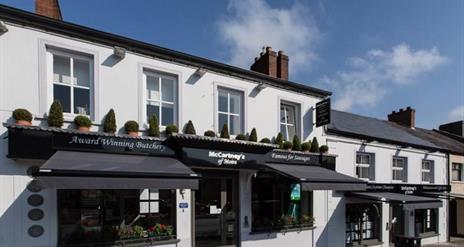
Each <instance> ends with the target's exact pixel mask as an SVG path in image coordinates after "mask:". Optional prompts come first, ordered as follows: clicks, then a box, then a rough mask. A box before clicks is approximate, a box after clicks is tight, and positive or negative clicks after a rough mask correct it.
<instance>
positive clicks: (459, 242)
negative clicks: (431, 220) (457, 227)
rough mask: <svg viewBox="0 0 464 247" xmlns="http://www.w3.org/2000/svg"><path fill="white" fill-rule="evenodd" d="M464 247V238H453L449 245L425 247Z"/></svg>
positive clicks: (428, 246) (426, 246)
mask: <svg viewBox="0 0 464 247" xmlns="http://www.w3.org/2000/svg"><path fill="white" fill-rule="evenodd" d="M458 246H459V247H464V238H451V241H450V242H449V243H441V244H429V245H424V247H458Z"/></svg>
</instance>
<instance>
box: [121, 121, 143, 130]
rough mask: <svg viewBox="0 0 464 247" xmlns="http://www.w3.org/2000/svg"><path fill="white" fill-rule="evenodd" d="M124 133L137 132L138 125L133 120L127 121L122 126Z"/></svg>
mask: <svg viewBox="0 0 464 247" xmlns="http://www.w3.org/2000/svg"><path fill="white" fill-rule="evenodd" d="M124 129H125V130H126V132H139V124H138V123H137V122H136V121H134V120H129V121H127V122H126V123H125V124H124Z"/></svg>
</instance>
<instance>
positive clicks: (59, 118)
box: [47, 100, 64, 128]
mask: <svg viewBox="0 0 464 247" xmlns="http://www.w3.org/2000/svg"><path fill="white" fill-rule="evenodd" d="M63 121H64V120H63V107H62V106H61V103H60V101H58V100H55V101H53V103H52V105H51V106H50V110H49V112H48V119H47V122H48V126H50V127H58V128H61V126H63Z"/></svg>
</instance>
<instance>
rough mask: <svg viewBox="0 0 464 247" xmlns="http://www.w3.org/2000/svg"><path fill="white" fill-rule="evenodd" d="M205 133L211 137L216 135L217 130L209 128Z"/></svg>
mask: <svg viewBox="0 0 464 247" xmlns="http://www.w3.org/2000/svg"><path fill="white" fill-rule="evenodd" d="M203 135H204V136H209V137H216V132H214V131H212V130H207V131H205V133H204V134H203Z"/></svg>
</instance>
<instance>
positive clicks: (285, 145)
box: [282, 141, 293, 151]
mask: <svg viewBox="0 0 464 247" xmlns="http://www.w3.org/2000/svg"><path fill="white" fill-rule="evenodd" d="M282 148H283V149H286V150H288V151H291V150H292V148H293V143H292V142H289V141H285V142H283V144H282Z"/></svg>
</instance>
